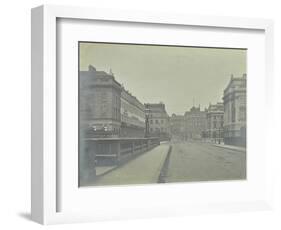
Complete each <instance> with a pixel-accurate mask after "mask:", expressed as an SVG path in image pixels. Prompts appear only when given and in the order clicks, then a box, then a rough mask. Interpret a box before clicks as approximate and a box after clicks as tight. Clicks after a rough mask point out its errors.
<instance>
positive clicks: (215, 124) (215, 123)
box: [214, 121, 217, 129]
mask: <svg viewBox="0 0 281 230" xmlns="http://www.w3.org/2000/svg"><path fill="white" fill-rule="evenodd" d="M214 128H215V129H216V128H217V122H216V121H214Z"/></svg>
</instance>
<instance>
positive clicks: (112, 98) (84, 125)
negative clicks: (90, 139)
mask: <svg viewBox="0 0 281 230" xmlns="http://www.w3.org/2000/svg"><path fill="white" fill-rule="evenodd" d="M79 83H80V100H79V107H80V127H81V130H83V133H84V135H87V136H95V137H120V136H122V137H126V136H129V137H144V130H145V112H144V105H143V104H142V103H141V102H140V101H139V100H138V99H137V98H136V97H135V96H133V95H131V94H130V93H129V92H128V91H126V90H125V89H124V87H122V86H121V84H120V83H119V82H117V81H116V80H115V78H114V76H113V74H108V73H106V72H104V71H97V70H96V69H95V68H94V67H93V66H91V65H90V66H89V69H88V71H80V82H79Z"/></svg>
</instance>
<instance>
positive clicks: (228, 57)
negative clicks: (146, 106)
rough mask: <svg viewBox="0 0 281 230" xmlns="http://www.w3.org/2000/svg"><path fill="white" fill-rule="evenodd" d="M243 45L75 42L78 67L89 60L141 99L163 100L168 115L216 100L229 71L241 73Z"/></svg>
mask: <svg viewBox="0 0 281 230" xmlns="http://www.w3.org/2000/svg"><path fill="white" fill-rule="evenodd" d="M246 59H247V51H246V50H245V49H221V48H220V49H216V48H201V47H200V48H198V47H175V46H155V45H131V44H105V43H80V70H87V69H88V65H93V66H94V67H95V68H96V69H97V70H99V71H105V72H107V73H109V72H110V69H111V70H112V72H113V74H114V77H115V79H116V80H117V81H118V82H119V83H121V84H123V85H124V87H125V88H126V89H127V90H128V91H129V92H131V93H132V94H133V95H134V96H136V97H137V98H138V99H139V100H140V101H141V102H142V103H159V102H163V103H164V104H165V105H166V110H167V112H168V114H169V115H171V114H172V113H175V114H179V115H180V114H181V115H182V114H184V112H185V111H188V110H189V109H190V108H191V107H192V106H193V99H194V101H195V106H198V105H199V104H200V105H201V109H204V108H205V107H208V105H209V103H212V104H215V103H216V102H222V96H223V90H224V89H225V87H226V86H227V84H228V82H229V80H230V76H231V74H233V75H234V76H235V77H242V75H243V73H246V64H247V63H246Z"/></svg>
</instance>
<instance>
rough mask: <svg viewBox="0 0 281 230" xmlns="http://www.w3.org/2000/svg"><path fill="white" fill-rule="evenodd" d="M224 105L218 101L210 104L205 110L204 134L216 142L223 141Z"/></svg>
mask: <svg viewBox="0 0 281 230" xmlns="http://www.w3.org/2000/svg"><path fill="white" fill-rule="evenodd" d="M223 123H224V106H223V103H220V102H218V103H217V104H215V105H212V104H210V105H209V107H208V110H207V130H206V136H205V137H207V138H208V139H209V140H211V141H212V142H216V143H221V142H222V141H223Z"/></svg>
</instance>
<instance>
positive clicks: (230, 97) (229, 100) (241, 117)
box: [223, 74, 247, 146]
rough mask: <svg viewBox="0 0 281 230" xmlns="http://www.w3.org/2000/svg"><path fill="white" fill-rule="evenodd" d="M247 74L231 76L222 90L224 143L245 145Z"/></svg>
mask: <svg viewBox="0 0 281 230" xmlns="http://www.w3.org/2000/svg"><path fill="white" fill-rule="evenodd" d="M246 88H247V75H246V74H243V76H242V77H240V78H236V77H233V75H232V76H231V79H230V82H229V84H228V86H227V87H226V89H225V90H224V95H223V103H224V142H225V144H230V145H238V146H246V114H247V113H246V111H247V104H246V96H247V91H246Z"/></svg>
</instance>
